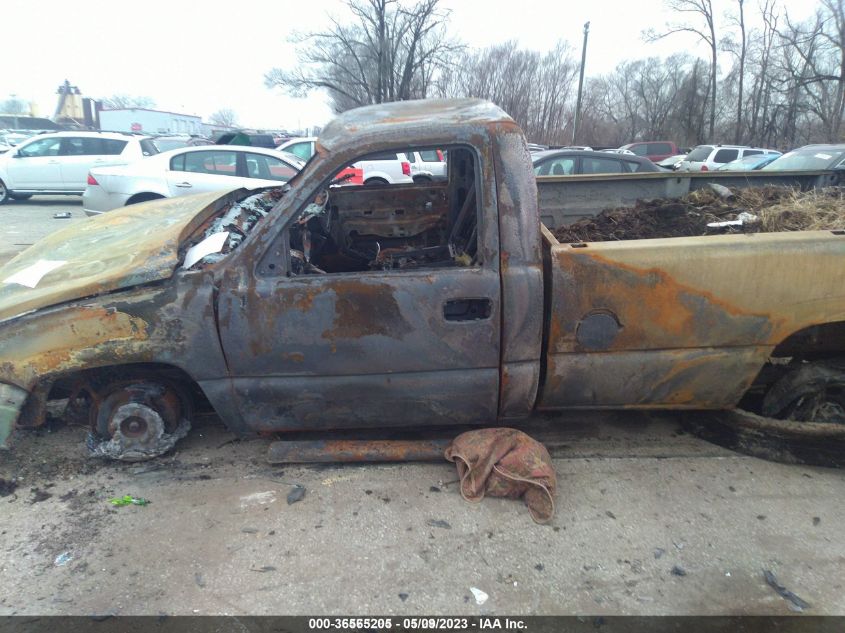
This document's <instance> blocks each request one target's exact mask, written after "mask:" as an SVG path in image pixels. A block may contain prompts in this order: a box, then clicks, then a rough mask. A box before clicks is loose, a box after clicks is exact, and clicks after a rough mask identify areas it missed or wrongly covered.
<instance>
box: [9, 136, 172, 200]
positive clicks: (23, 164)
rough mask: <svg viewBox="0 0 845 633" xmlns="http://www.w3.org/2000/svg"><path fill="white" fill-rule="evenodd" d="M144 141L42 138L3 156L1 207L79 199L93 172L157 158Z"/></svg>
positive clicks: (103, 138) (144, 139)
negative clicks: (41, 199) (58, 197)
mask: <svg viewBox="0 0 845 633" xmlns="http://www.w3.org/2000/svg"><path fill="white" fill-rule="evenodd" d="M157 153H158V150H157V149H156V147H155V146H154V145H153V144H152V143H151V142H150V141H149V140H148V139H146V138H145V137H139V136H133V135H131V134H120V133H116V132H55V133H52V134H40V135H38V136H35V137H33V138H32V139H29V140H27V141H23V142H22V143H20V144H19V145H17V146H16V147H15V148H14V149H11V150H9V151H7V152H4V153H3V154H0V204H3V203H6V202H8V201H9V200H10V199H13V200H26V199H27V198H29V197H31V196H32V195H34V194H39V195H42V194H48V195H52V194H62V195H76V196H78V195H80V194H81V193H82V192H83V191H85V185H86V178H87V177H88V172H89V171H90V170H91V169H92V168H94V167H98V166H102V165H125V164H127V163H131V162H133V161H136V160H139V159H141V158H143V157H144V156H151V155H153V154H157Z"/></svg>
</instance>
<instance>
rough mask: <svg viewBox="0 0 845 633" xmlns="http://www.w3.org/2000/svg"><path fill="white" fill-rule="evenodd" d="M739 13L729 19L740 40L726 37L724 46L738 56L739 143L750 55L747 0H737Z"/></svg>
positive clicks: (737, 139)
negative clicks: (747, 62)
mask: <svg viewBox="0 0 845 633" xmlns="http://www.w3.org/2000/svg"><path fill="white" fill-rule="evenodd" d="M736 3H737V13H736V14H734V15H731V16H729V18H728V20H729V22H730V23H731V24H733V25H734V26H735V27H736V28H737V30H738V31H739V41H738V42H737V41H734V40H733V39H726V40H725V42H724V44H723V47H724V49H725V50H726V51H728V52H729V53H733V55H735V56H736V66H735V70H736V75H737V83H738V85H737V94H736V121H735V123H736V127H735V129H734V143H737V144H738V143H739V142H740V141H741V140H742V130H743V116H742V113H743V109H744V106H745V102H744V101H743V98H744V94H743V92H744V88H745V60H746V58H747V56H748V38H747V36H746V32H745V0H736Z"/></svg>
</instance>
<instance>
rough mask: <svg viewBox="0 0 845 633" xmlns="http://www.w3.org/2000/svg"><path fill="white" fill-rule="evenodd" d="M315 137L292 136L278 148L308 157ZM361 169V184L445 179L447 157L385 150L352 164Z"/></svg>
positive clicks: (437, 152) (435, 151) (427, 152)
mask: <svg viewBox="0 0 845 633" xmlns="http://www.w3.org/2000/svg"><path fill="white" fill-rule="evenodd" d="M316 142H317V137H315V136H310V137H305V138H293V139H290V140H289V141H286V142H284V143H282V144H281V145H279V147H278V148H277V149H279V150H280V151H285V152H290V153H292V154H296V155H297V156H299V157H300V158H302V159H303V160H310V158H311V157H312V156H313V155H314V153H315V152H316V148H315V143H316ZM354 166H355V167H356V168H360V169H362V170H363V172H364V175H363V177H364V184H365V185H371V184H394V183H402V182H430V181H432V180H445V179H446V158H445V156H444V154H443V152H442V151H440V150H438V149H432V150H418V151H408V152H396V153H395V154H394V153H393V152H390V153H384V152H382V153H381V154H379V155H377V156H370V157H368V158H367V159H366V160H363V161H359V162H358V163H355V165H354Z"/></svg>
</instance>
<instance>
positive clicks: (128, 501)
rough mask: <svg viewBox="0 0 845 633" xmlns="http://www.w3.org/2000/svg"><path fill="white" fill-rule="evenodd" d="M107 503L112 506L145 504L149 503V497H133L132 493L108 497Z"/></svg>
mask: <svg viewBox="0 0 845 633" xmlns="http://www.w3.org/2000/svg"><path fill="white" fill-rule="evenodd" d="M109 503H110V504H112V505H113V506H119V507H120V506H147V505H150V503H151V502H150V500H149V499H144V498H143V497H133V496H132V495H123V496H122V497H115V498H114V499H109Z"/></svg>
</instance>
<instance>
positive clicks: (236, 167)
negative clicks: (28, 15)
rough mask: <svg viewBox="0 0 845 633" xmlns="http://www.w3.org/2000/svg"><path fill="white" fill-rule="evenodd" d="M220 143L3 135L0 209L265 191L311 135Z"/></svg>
mask: <svg viewBox="0 0 845 633" xmlns="http://www.w3.org/2000/svg"><path fill="white" fill-rule="evenodd" d="M0 138H2V137H0ZM228 141H229V142H230V144H224V145H221V144H215V145H212V144H210V143H211V142H210V141H209V140H208V139H203V138H198V137H192V136H188V135H161V136H154V137H147V136H141V135H137V134H129V133H120V132H55V133H43V134H38V135H37V136H33V137H31V138H9V143H14V145H10V149H9V150H7V151H5V152H4V153H0V204H3V203H5V202H8V201H9V200H25V199H27V198H29V197H31V196H32V195H34V194H70V195H80V194H83V208H84V210H85V213H86V214H88V215H98V214H100V213H103V212H105V211H109V210H111V209H114V208H117V207H120V206H125V205H130V204H134V203H136V202H141V201H144V200H150V199H154V198H171V197H175V196H180V195H185V194H189V193H199V192H205V191H212V190H218V189H226V188H236V187H245V188H249V189H254V188H260V187H266V186H273V185H277V184H278V183H279V182H287V181H288V180H290V179H291V178H292V177H293V176H294V175H296V174H297V173H298V172H299V171H300V170H301V169H302V167H303V166H304V165H305V163H306V162H307V160H309V159H310V158H311V157H312V156H313V155H314V153H315V151H316V142H317V139H316V138H315V137H307V138H295V139H290V140H288V141H286V142H284V143H282V144H281V145H280V146H279V147H276V148H274V149H269V148H264V147H259V146H254V145H252V144H251V142H252V139H250V138H246V139H238V138H236V137H233V138H231V139H228ZM239 141H243V142H239ZM530 149H531V150H532V151H531V156H532V161H533V164H534V173H535V174H536V175H537V176H566V175H585V174H625V173H646V172H659V171H661V170H666V169H670V170H680V171H709V170H715V169H718V170H719V171H748V170H756V169H766V170H778V169H787V170H792V169H799V170H800V169H804V170H809V169H836V168H841V167H843V166H845V145H808V146H806V147H802V148H799V149H797V150H794V151H792V152H788V153H787V154H784V155H781V153H780V152H778V151H776V150H772V149H766V148H755V147H746V146H740V145H712V144H711V145H699V146H697V147H695V148H694V149H693V150H692V151H690V152H689V153H688V154H686V155H684V154H671V155H668V156H665V153H668V152H671V151H678V148H677V146H675V145H674V143H670V142H668V141H667V142H664V141H660V142H640V143H630V144H628V145H625V146H623V147H620V148H618V149H607V150H602V151H592V150H589V149H582V148H580V147H579V148H575V147H568V148H561V149H555V150H548V149H546V150H543V149H540V146H534V147H531V148H530ZM661 157H662V160H659V161H657V162H653V160H652V159H659V158H661ZM141 159H143V160H141ZM447 159H448V157H447V156H446V154H445V153H444V152H442V151H441V150H439V149H413V150H411V149H409V150H406V151H403V152H393V151H391V152H382V153H379V154H375V155H371V156H367V157H365V158H363V159H361V160H359V161H357V162H355V163H354V164H352V165H349V166H348V167H347V169H346V170H344V172H343V173H342V174H341V176H342V179H341V181H340V182H339V183H336V184H343V185H362V184H363V185H370V186H372V185H387V184H402V183H405V184H410V183H420V182H429V181H436V180H445V179H446V177H447Z"/></svg>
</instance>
